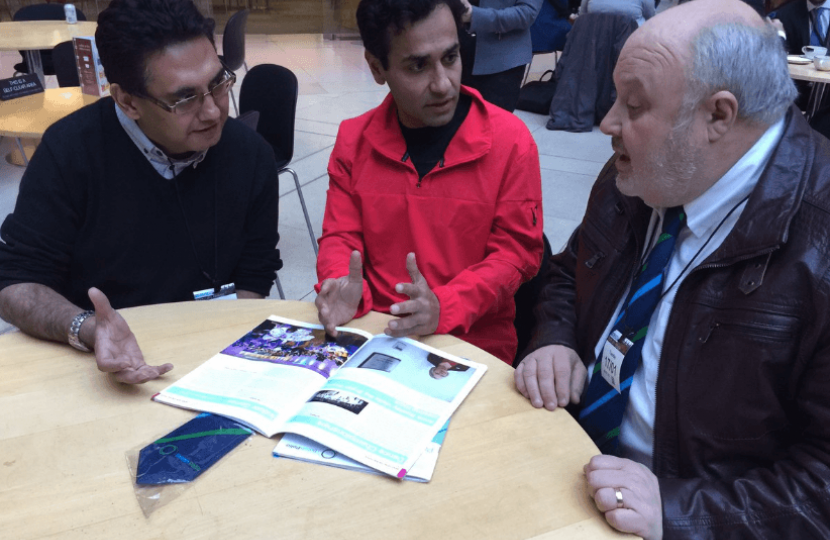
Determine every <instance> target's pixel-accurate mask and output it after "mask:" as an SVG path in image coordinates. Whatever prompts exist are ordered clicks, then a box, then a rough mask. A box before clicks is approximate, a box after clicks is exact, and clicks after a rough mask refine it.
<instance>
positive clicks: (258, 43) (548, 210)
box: [0, 34, 611, 330]
mask: <svg viewBox="0 0 830 540" xmlns="http://www.w3.org/2000/svg"><path fill="white" fill-rule="evenodd" d="M217 43H221V39H217ZM246 47H247V52H246V56H247V63H248V66H249V67H253V66H254V65H257V64H262V63H275V64H281V65H284V66H286V67H288V68H289V69H291V70H292V71H294V72H295V74H296V75H297V78H298V80H299V83H300V97H299V103H298V106H297V122H296V139H295V153H294V161H293V163H292V165H291V168H293V169H294V170H295V171H296V172H297V174H298V176H299V178H300V182H301V184H302V186H303V194H304V195H305V200H306V204H307V205H308V209H309V214H310V216H311V220H312V225H313V227H314V231H315V234H317V235H319V234H320V231H321V226H322V220H323V208H324V206H325V201H326V189H327V184H328V179H327V176H326V166H327V164H328V159H329V155H330V154H331V150H332V147H333V145H334V140H335V136H336V135H337V127H338V125H339V123H340V122H341V121H342V120H344V119H347V118H351V117H354V116H357V115H359V114H362V113H363V112H366V111H368V110H369V109H371V108H372V107H375V106H376V105H378V104H379V103H380V102H381V100H382V99H383V97H384V96H385V95H386V87H385V86H383V87H382V86H378V85H377V84H376V83H375V81H374V79H372V77H371V74H370V73H369V69H368V67H367V66H366V63H365V61H364V59H363V47H362V46H361V44H360V43H359V42H355V41H326V40H324V39H323V38H322V36H320V35H311V34H300V35H269V36H265V35H249V36H248V38H247V43H246ZM19 58H20V57H19V55H18V54H17V53H6V52H4V53H0V78H6V77H10V76H11V75H12V65H13V64H14V63H16V62H19V61H20V60H19ZM551 63H552V56H551V55H548V56H544V57H537V58H536V60H535V62H534V64H533V67H532V70H531V75H530V77H531V78H533V77H534V76H535V77H537V78H538V75H540V74H541V73H542V72H543V71H544V70H545V69H548V68H549V67H551V65H550V64H551ZM238 75H239V81H240V83H237V84H241V80H242V76H243V75H244V69H243V70H242V72H240V73H238ZM49 79H53V78H49ZM48 85H51V86H54V85H55V82H54V80H51V81H49V83H48ZM237 91H238V88H237ZM237 95H238V93H237ZM231 112H232V113H233V107H231ZM517 116H518V117H519V118H521V119H522V120H523V121H524V122H525V124H527V126H528V129H530V131H531V133H532V134H533V137H534V139H535V140H536V143H537V145H538V147H539V154H540V166H541V170H542V193H543V197H544V217H545V232H546V234H547V236H548V238H549V239H550V242H551V245H552V246H553V249H554V251H557V250H559V249H560V248H561V247H562V246H563V245H564V243H565V241H566V240H567V239H568V236H569V235H570V233H571V231H572V230H573V228H574V227H575V226H576V225H577V223H578V222H579V220H580V219H581V217H582V213H583V212H584V210H585V204H586V201H587V199H588V193H589V191H590V188H591V185H592V184H593V181H594V179H595V178H596V175H597V173H598V172H599V171H600V169H601V168H602V165H603V163H604V162H605V161H606V160H607V159H608V158H609V157H610V156H611V144H610V140H609V137H607V136H605V135H603V134H602V133H600V132H599V130H598V129H596V128H595V129H594V131H593V132H591V133H566V132H561V131H548V130H546V129H545V127H544V125H545V122H546V121H547V117H546V116H542V115H537V114H532V113H526V112H522V111H517ZM12 144H13V141H11V140H10V139H8V138H5V139H3V140H2V141H1V142H0V156H5V155H6V154H7V153H8V152H9V150H10V149H11V145H12ZM22 174H23V170H22V169H21V168H18V167H13V166H11V165H8V164H7V163H5V161H4V160H0V219H4V218H5V216H6V215H7V214H8V213H9V212H11V211H12V209H13V208H14V201H15V199H16V197H17V186H18V184H19V182H20V178H21V176H22ZM279 228H280V243H279V247H280V250H281V253H282V258H283V260H284V261H285V267H284V268H283V270H281V271H280V273H279V277H280V280H281V282H282V286H283V289H284V291H285V294H286V297H287V298H289V299H306V300H311V299H313V297H314V293H313V289H312V287H313V285H314V283H315V282H316V274H315V265H314V251H313V249H312V247H311V241H310V238H309V235H308V232H307V229H306V225H305V220H304V218H303V214H302V210H301V208H300V204H299V199H298V197H297V193H296V189H295V187H294V182H293V179H292V178H291V176H290V175H288V174H286V175H283V176H281V177H280V225H279ZM272 296H274V297H276V289H274V290H272ZM0 324H2V323H0ZM0 330H2V329H0Z"/></svg>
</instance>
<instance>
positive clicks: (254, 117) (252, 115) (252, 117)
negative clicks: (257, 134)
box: [236, 111, 259, 131]
mask: <svg viewBox="0 0 830 540" xmlns="http://www.w3.org/2000/svg"><path fill="white" fill-rule="evenodd" d="M236 119H237V120H239V121H240V122H242V123H243V124H245V125H246V126H248V127H249V128H251V129H252V130H254V131H256V127H257V126H258V125H259V111H248V112H246V113H242V114H240V115H239V116H237V117H236Z"/></svg>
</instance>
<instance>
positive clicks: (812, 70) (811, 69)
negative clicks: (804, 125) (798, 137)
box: [789, 63, 830, 122]
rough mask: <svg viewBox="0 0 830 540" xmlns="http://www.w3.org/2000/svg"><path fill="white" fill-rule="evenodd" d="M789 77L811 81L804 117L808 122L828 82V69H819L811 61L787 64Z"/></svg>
mask: <svg viewBox="0 0 830 540" xmlns="http://www.w3.org/2000/svg"><path fill="white" fill-rule="evenodd" d="M789 68H790V77H792V78H793V79H798V80H801V81H810V82H812V83H813V88H812V89H811V90H810V98H809V100H808V105H807V114H806V115H805V117H806V118H807V121H808V122H809V121H810V120H811V119H812V118H813V116H815V114H816V112H817V111H818V108H819V105H820V104H821V101H822V98H823V97H824V92H825V88H826V87H827V83H830V71H819V70H817V69H816V67H815V65H813V64H812V63H810V64H805V65H799V64H789Z"/></svg>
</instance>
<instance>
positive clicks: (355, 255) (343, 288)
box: [314, 251, 363, 336]
mask: <svg viewBox="0 0 830 540" xmlns="http://www.w3.org/2000/svg"><path fill="white" fill-rule="evenodd" d="M362 297H363V263H362V261H361V259H360V252H359V251H352V254H351V256H350V257H349V275H347V276H343V277H339V278H337V279H327V280H325V281H323V283H322V285H320V293H319V294H318V295H317V298H316V299H315V300H314V305H316V306H317V318H318V319H320V324H322V325H323V326H324V327H325V328H326V333H328V334H330V335H332V336H337V330H336V327H337V326H339V325H341V324H345V323H347V322H349V321H350V320H352V319H353V318H354V315H355V313H357V307H358V306H359V305H360V299H361V298H362Z"/></svg>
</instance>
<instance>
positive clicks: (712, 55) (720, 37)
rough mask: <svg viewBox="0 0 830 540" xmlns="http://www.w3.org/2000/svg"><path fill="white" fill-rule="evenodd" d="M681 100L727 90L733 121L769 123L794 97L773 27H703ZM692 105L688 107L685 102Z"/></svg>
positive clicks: (695, 98)
mask: <svg viewBox="0 0 830 540" xmlns="http://www.w3.org/2000/svg"><path fill="white" fill-rule="evenodd" d="M691 66H692V69H691V70H690V72H687V81H689V87H688V90H687V92H686V98H687V99H686V100H684V105H686V103H688V102H690V101H691V102H693V103H694V105H695V106H696V105H697V104H699V103H700V102H702V101H703V100H704V99H706V98H707V97H709V96H711V95H712V94H714V93H715V92H719V91H721V90H726V91H728V92H731V93H732V94H734V95H735V98H736V99H737V100H738V118H740V119H744V120H750V121H754V122H759V123H761V124H765V125H771V124H773V123H775V122H776V121H778V119H780V118H781V117H782V116H783V115H784V114H785V113H786V112H787V109H788V108H789V107H790V105H791V104H792V102H793V100H794V99H795V98H796V96H797V95H798V91H797V90H796V88H795V84H794V83H793V81H792V79H790V72H789V68H788V67H787V54H786V51H785V50H784V46H783V43H782V41H781V38H779V37H778V33H777V32H776V30H775V28H774V27H773V26H772V25H770V24H768V25H766V27H765V28H763V29H759V28H754V27H750V26H747V25H745V24H740V23H723V24H718V25H715V26H712V27H708V28H705V29H703V30H702V31H701V32H700V33H699V34H698V35H697V37H696V38H695V40H694V42H693V43H692V63H691ZM689 104H691V103H689Z"/></svg>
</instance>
